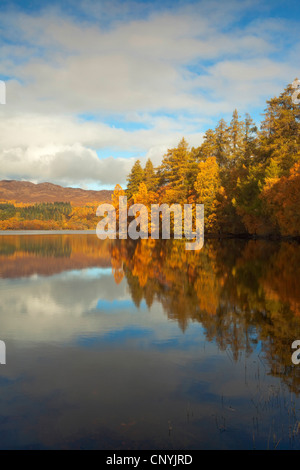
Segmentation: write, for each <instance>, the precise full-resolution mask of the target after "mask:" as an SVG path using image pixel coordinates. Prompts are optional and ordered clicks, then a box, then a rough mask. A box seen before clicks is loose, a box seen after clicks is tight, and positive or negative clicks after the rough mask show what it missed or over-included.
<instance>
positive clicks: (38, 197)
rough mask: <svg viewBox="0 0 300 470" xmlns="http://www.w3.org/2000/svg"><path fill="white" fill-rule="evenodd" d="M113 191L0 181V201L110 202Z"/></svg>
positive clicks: (81, 203) (83, 203) (82, 204)
mask: <svg viewBox="0 0 300 470" xmlns="http://www.w3.org/2000/svg"><path fill="white" fill-rule="evenodd" d="M112 193H113V191H109V190H102V191H92V190H86V189H80V188H64V187H63V186H59V185H57V184H52V183H39V184H34V183H30V182H29V181H15V180H3V181H0V202H1V201H2V202H3V201H15V202H17V203H18V202H23V203H25V204H28V203H30V204H34V203H39V202H70V203H72V204H73V205H76V206H84V205H85V204H87V203H92V202H93V203H95V202H96V203H98V202H99V203H101V202H111V195H112Z"/></svg>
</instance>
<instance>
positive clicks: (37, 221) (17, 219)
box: [0, 202, 98, 230]
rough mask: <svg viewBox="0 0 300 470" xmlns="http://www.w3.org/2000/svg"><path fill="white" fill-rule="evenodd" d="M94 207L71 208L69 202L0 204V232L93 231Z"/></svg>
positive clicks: (96, 219) (95, 223) (92, 205)
mask: <svg viewBox="0 0 300 470" xmlns="http://www.w3.org/2000/svg"><path fill="white" fill-rule="evenodd" d="M96 207H97V205H95V204H91V205H87V206H84V207H73V206H72V205H71V204H70V203H69V202H54V203H39V204H33V205H24V204H14V203H11V202H6V203H0V230H26V229H28V230H59V229H69V230H86V229H95V227H96V225H97V222H98V218H97V217H96Z"/></svg>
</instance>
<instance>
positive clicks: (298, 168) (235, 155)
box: [119, 85, 300, 238]
mask: <svg viewBox="0 0 300 470" xmlns="http://www.w3.org/2000/svg"><path fill="white" fill-rule="evenodd" d="M293 93H294V89H293V88H292V86H291V85H288V86H287V87H286V89H285V90H284V91H283V93H281V94H280V96H279V97H274V98H272V99H270V100H269V101H267V107H266V109H265V114H264V119H263V121H262V123H261V126H260V129H258V128H257V126H256V125H255V123H254V122H253V120H252V119H251V117H250V115H249V114H246V115H245V118H244V119H241V118H240V116H239V114H238V111H237V110H235V111H234V112H233V115H232V119H231V121H230V123H229V124H227V123H226V122H225V121H224V119H221V120H220V121H219V123H218V125H217V126H216V128H215V129H209V130H208V131H206V133H205V136H204V140H203V143H202V144H201V145H200V146H199V147H197V148H194V147H192V148H191V149H189V147H188V143H187V142H186V140H185V139H184V138H183V139H182V140H181V141H180V143H179V144H178V146H177V147H176V148H173V149H170V150H168V152H167V153H166V154H165V155H164V157H163V159H162V163H161V165H160V166H159V167H158V168H154V167H153V164H152V162H151V160H150V159H149V160H148V161H147V163H146V165H145V168H142V166H141V163H140V161H139V160H137V161H136V162H135V164H134V166H133V167H132V170H131V172H130V174H129V175H128V185H127V191H126V194H127V197H128V198H129V200H130V202H134V203H143V204H145V205H146V206H150V204H152V203H166V204H172V203H180V204H184V203H199V204H201V203H202V204H204V209H205V232H206V233H211V234H218V236H224V235H226V234H227V235H229V234H232V235H241V236H249V237H253V236H254V237H276V238H280V237H299V236H300V106H299V105H297V104H294V103H293V101H292V94H293ZM119 189H120V188H119Z"/></svg>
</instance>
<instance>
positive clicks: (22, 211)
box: [0, 202, 72, 220]
mask: <svg viewBox="0 0 300 470" xmlns="http://www.w3.org/2000/svg"><path fill="white" fill-rule="evenodd" d="M71 212H72V206H71V204H70V203H69V202H54V203H50V202H47V203H40V204H34V205H32V206H21V207H18V206H17V207H16V206H15V205H14V204H8V203H4V204H0V217H1V220H7V219H10V218H11V217H16V216H17V217H19V218H20V219H24V220H34V219H37V220H63V219H64V217H65V216H69V215H70V214H71Z"/></svg>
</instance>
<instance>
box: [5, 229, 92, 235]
mask: <svg viewBox="0 0 300 470" xmlns="http://www.w3.org/2000/svg"><path fill="white" fill-rule="evenodd" d="M88 234H90V235H96V230H0V235H88Z"/></svg>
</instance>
